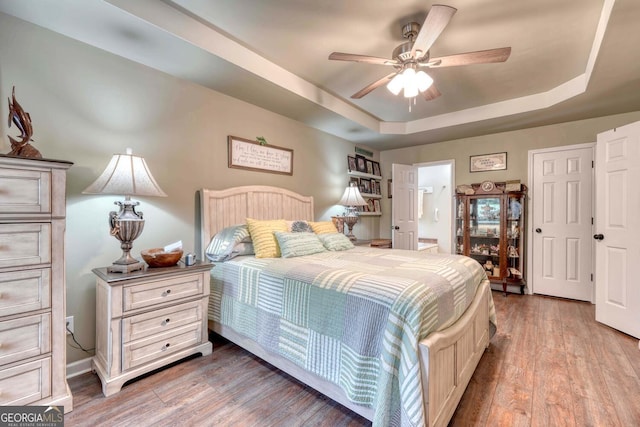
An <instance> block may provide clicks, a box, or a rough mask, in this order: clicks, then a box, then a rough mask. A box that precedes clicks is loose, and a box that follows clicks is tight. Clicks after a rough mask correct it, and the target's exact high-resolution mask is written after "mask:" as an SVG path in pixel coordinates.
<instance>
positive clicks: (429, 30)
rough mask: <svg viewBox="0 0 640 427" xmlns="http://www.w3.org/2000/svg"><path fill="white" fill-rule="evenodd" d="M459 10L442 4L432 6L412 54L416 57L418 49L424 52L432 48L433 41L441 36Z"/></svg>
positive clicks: (412, 48) (414, 44)
mask: <svg viewBox="0 0 640 427" xmlns="http://www.w3.org/2000/svg"><path fill="white" fill-rule="evenodd" d="M457 10H458V9H456V8H455V7H451V6H444V5H441V4H434V5H433V6H431V10H430V11H429V14H428V15H427V18H426V19H425V20H424V24H422V27H420V32H419V33H418V36H417V37H416V39H415V41H414V43H413V46H412V47H411V55H413V57H414V58H415V56H416V50H419V51H421V52H422V53H423V54H424V53H425V52H427V51H428V50H429V49H430V48H431V45H433V42H435V41H436V39H437V38H438V36H440V34H441V33H442V31H443V30H444V29H445V27H446V26H447V24H449V21H450V20H451V17H452V16H453V14H454V13H456V11H457Z"/></svg>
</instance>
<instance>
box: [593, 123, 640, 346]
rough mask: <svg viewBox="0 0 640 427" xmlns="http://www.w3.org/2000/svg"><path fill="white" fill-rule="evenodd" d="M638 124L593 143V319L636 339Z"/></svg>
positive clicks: (639, 329)
mask: <svg viewBox="0 0 640 427" xmlns="http://www.w3.org/2000/svg"><path fill="white" fill-rule="evenodd" d="M639 182H640V122H637V123H633V124H630V125H627V126H623V127H620V128H617V129H614V130H611V131H608V132H604V133H602V134H600V135H598V142H597V144H596V200H597V203H596V227H595V235H594V236H593V237H594V238H595V239H596V243H595V246H596V320H597V321H599V322H602V323H604V324H606V325H609V326H611V327H613V328H615V329H618V330H620V331H622V332H624V333H626V334H629V335H631V336H634V337H636V338H640V280H639V279H638V268H639V267H640V265H639V262H640V186H639V185H638V183H639Z"/></svg>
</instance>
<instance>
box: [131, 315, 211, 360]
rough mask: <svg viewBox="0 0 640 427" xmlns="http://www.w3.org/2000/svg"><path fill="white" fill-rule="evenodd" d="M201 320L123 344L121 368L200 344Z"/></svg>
mask: <svg viewBox="0 0 640 427" xmlns="http://www.w3.org/2000/svg"><path fill="white" fill-rule="evenodd" d="M201 341H202V322H197V323H193V324H191V325H187V326H183V327H181V328H176V329H172V330H169V331H167V332H164V333H162V334H158V335H154V336H152V337H149V338H145V339H141V340H138V341H133V342H130V343H128V344H125V345H124V348H123V355H122V369H123V370H126V369H131V368H135V367H136V366H139V365H142V364H144V363H147V362H152V361H154V360H156V359H160V358H162V357H165V356H168V355H170V354H171V353H175V352H177V351H180V350H183V349H187V348H189V347H192V346H195V345H197V344H200V342H201Z"/></svg>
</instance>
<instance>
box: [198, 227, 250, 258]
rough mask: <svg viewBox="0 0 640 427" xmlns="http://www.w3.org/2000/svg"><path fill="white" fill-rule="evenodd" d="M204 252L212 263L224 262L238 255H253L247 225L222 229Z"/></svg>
mask: <svg viewBox="0 0 640 427" xmlns="http://www.w3.org/2000/svg"><path fill="white" fill-rule="evenodd" d="M204 252H205V255H206V256H207V258H209V260H210V261H212V262H224V261H227V260H230V259H231V258H233V257H236V256H238V255H250V254H253V245H252V244H251V237H250V236H249V229H248V228H247V226H246V225H245V224H238V225H232V226H230V227H226V228H224V229H222V230H221V231H220V232H219V233H217V234H216V235H215V236H213V237H212V238H211V241H210V242H209V245H208V246H207V249H206V250H205V251H204Z"/></svg>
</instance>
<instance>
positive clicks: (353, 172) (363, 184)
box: [347, 155, 382, 216]
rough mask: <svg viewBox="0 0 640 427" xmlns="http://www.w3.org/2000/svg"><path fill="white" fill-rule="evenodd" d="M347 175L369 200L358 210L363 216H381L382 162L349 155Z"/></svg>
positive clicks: (364, 197) (363, 196)
mask: <svg viewBox="0 0 640 427" xmlns="http://www.w3.org/2000/svg"><path fill="white" fill-rule="evenodd" d="M347 175H348V176H349V182H353V183H354V184H355V185H356V186H357V187H358V189H359V190H360V195H361V196H362V198H363V199H365V200H366V201H367V206H361V207H360V208H359V209H358V211H359V214H360V215H361V216H380V215H382V208H381V202H380V199H382V185H381V182H382V172H381V170H380V163H378V162H376V161H375V160H369V159H366V158H365V157H362V156H358V155H356V156H347Z"/></svg>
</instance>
